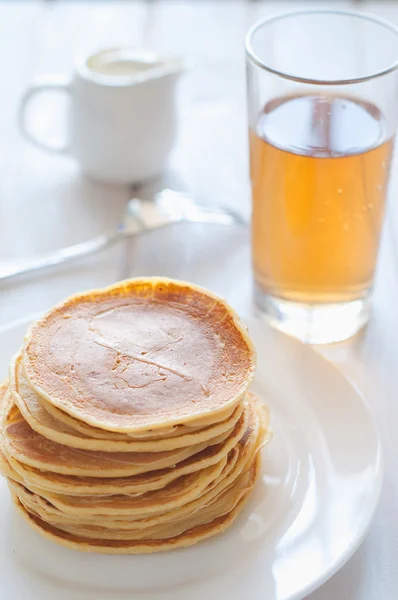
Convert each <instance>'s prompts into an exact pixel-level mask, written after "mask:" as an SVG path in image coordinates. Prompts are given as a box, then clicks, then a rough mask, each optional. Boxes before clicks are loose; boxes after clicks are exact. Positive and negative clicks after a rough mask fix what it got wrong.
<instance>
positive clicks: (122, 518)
mask: <svg viewBox="0 0 398 600" xmlns="http://www.w3.org/2000/svg"><path fill="white" fill-rule="evenodd" d="M262 417H263V415H262V414H261V412H260V411H259V412H258V413H257V412H254V414H253V420H252V426H250V427H248V429H247V432H246V434H245V436H243V438H242V439H241V441H240V442H239V443H238V445H237V446H236V447H235V448H234V449H233V451H232V452H231V453H230V454H229V455H228V462H227V464H226V465H225V467H224V468H223V470H222V472H221V474H220V475H219V476H218V477H217V478H216V479H214V480H213V481H212V482H210V483H209V484H208V486H207V487H206V488H205V489H204V490H203V492H202V493H201V494H200V497H197V498H195V499H193V500H192V497H191V496H189V497H188V496H187V497H186V498H185V504H181V497H180V499H179V504H180V506H176V504H174V508H170V506H169V509H168V508H167V506H166V505H164V506H163V507H162V505H161V503H160V505H159V506H158V507H156V512H155V511H154V509H153V508H154V507H151V506H150V507H149V514H148V515H147V516H144V513H145V511H148V502H149V503H150V502H151V499H152V498H153V497H155V499H156V498H158V499H160V495H159V494H155V495H153V494H152V493H149V494H143V495H140V496H138V498H137V497H136V498H134V497H133V498H132V499H130V498H129V497H123V496H114V497H112V496H108V497H105V498H101V497H97V499H95V498H93V497H92V498H79V497H76V496H75V497H72V496H69V497H68V496H63V497H60V496H54V495H51V494H50V495H49V494H45V493H43V491H42V490H38V489H35V488H27V487H25V486H26V484H23V485H18V484H15V483H14V482H13V481H9V485H10V487H11V489H12V491H13V492H14V493H16V494H17V495H18V497H19V498H20V500H21V502H22V504H23V505H24V506H25V507H26V508H27V509H28V510H31V511H32V510H33V511H34V512H35V514H38V515H39V516H40V517H41V518H43V519H44V520H46V521H48V522H50V523H52V524H57V526H58V524H59V526H60V527H61V528H62V526H63V524H72V525H73V524H78V525H84V524H89V525H91V524H98V519H100V522H101V526H102V527H107V528H113V529H115V528H117V529H129V530H132V529H148V527H152V526H155V525H161V524H163V523H167V522H170V521H176V520H180V519H184V518H187V517H189V516H190V515H192V514H193V513H196V512H198V511H199V512H200V511H201V510H203V508H204V507H206V506H209V505H210V504H213V503H214V502H216V501H217V498H219V497H220V496H221V495H222V494H224V492H225V491H226V490H228V489H230V488H232V487H235V485H236V481H237V480H238V479H239V478H240V477H241V475H242V473H244V472H245V471H246V470H247V469H250V465H251V464H252V462H253V459H254V457H255V456H256V455H257V453H258V450H259V448H260V447H261V445H262V444H263V443H264V436H265V432H264V429H263V425H262V423H263V421H262ZM165 498H166V496H165ZM137 500H138V502H137ZM182 500H183V501H184V498H183V499H182ZM138 507H140V508H141V511H142V512H141V513H140V512H137V510H136V509H138ZM151 512H152V513H153V514H150V513H151Z"/></svg>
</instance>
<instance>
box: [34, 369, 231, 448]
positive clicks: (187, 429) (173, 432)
mask: <svg viewBox="0 0 398 600" xmlns="http://www.w3.org/2000/svg"><path fill="white" fill-rule="evenodd" d="M22 368H23V367H22ZM37 399H38V400H39V402H40V404H41V405H42V407H43V408H44V410H45V411H46V412H47V413H49V414H50V415H52V416H53V417H54V418H55V419H57V421H60V422H61V423H65V425H68V426H69V427H70V428H71V429H73V430H75V431H78V432H80V433H83V434H84V435H85V436H86V437H88V438H94V439H99V440H116V441H127V442H128V441H130V440H132V439H133V440H137V439H145V440H157V439H164V438H172V437H178V436H180V435H184V434H186V433H192V432H194V431H197V430H198V429H202V428H203V427H207V426H208V425H215V424H216V423H218V422H220V421H224V420H225V419H228V418H229V417H230V416H231V415H232V413H233V412H234V411H235V409H236V407H235V406H232V407H230V408H228V409H225V410H224V411H222V412H219V413H218V414H217V415H215V416H214V418H212V417H211V416H207V417H202V418H201V419H199V418H198V419H195V422H194V423H191V422H190V423H186V424H184V425H182V424H178V425H171V426H170V427H157V428H156V429H148V430H144V431H135V432H134V433H117V432H114V431H105V430H104V429H99V428H98V427H92V426H91V425H87V423H83V421H79V420H78V419H75V418H74V417H71V416H70V415H68V413H65V412H63V411H62V410H60V409H59V408H57V407H56V406H53V405H52V404H50V403H49V402H47V401H46V400H45V399H44V398H42V397H41V396H39V395H37Z"/></svg>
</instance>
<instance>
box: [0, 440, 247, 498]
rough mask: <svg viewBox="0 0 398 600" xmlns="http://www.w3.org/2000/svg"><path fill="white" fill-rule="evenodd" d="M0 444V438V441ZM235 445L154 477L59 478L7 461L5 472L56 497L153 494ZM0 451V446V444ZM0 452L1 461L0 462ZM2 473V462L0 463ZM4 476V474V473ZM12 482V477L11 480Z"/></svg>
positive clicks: (202, 454) (222, 446) (225, 445)
mask: <svg viewBox="0 0 398 600" xmlns="http://www.w3.org/2000/svg"><path fill="white" fill-rule="evenodd" d="M0 442H1V438H0ZM235 445H236V439H235V438H233V437H229V438H228V439H227V440H226V441H225V442H221V443H220V444H216V445H214V446H208V447H207V448H205V449H204V450H202V451H201V452H199V453H198V454H195V455H194V456H191V457H189V458H187V459H186V460H184V461H182V462H180V463H179V464H178V465H176V466H175V467H170V468H168V469H160V470H158V471H154V472H153V473H142V474H139V475H133V476H128V477H115V478H106V477H79V476H73V475H62V474H59V473H51V472H49V471H42V470H40V469H36V468H34V467H30V466H28V465H23V464H22V463H20V462H18V461H16V460H14V459H13V458H11V457H8V460H7V459H6V458H5V457H4V456H3V459H4V460H6V461H7V465H8V468H10V465H11V467H12V469H13V471H15V472H16V473H17V474H18V475H19V476H20V477H21V478H22V480H23V481H25V482H26V484H27V485H28V487H29V486H33V487H37V488H40V489H42V490H47V491H50V492H55V493H58V494H69V495H77V496H85V495H92V496H93V495H107V494H108V495H109V494H120V493H124V494H136V493H144V492H148V491H152V490H157V489H160V488H162V487H164V486H165V485H167V484H168V483H170V482H171V481H174V479H177V478H178V477H181V476H183V475H187V474H189V473H194V472H197V471H200V470H203V469H205V468H207V467H209V466H211V465H214V464H217V463H218V462H220V461H222V460H223V458H224V457H225V456H227V454H228V453H230V452H231V451H232V449H233V447H234V446H235ZM0 449H1V443H0ZM1 456H2V454H1V452H0V459H1ZM0 469H1V460H0ZM5 474H6V476H7V473H5ZM13 479H15V477H13Z"/></svg>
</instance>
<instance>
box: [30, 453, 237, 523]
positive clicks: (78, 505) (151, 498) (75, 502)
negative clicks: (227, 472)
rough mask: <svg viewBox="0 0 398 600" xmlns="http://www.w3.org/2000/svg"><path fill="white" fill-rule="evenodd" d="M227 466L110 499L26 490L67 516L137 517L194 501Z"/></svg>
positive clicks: (225, 460)
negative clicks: (103, 515)
mask: <svg viewBox="0 0 398 600" xmlns="http://www.w3.org/2000/svg"><path fill="white" fill-rule="evenodd" d="M226 463H227V458H224V459H223V460H222V461H221V462H220V463H218V464H216V465H213V466H212V467H208V468H207V469H205V470H204V471H198V472H196V473H191V474H190V475H183V476H182V477H179V478H178V479H175V480H174V481H172V482H171V483H169V484H168V485H166V486H165V487H164V488H162V489H160V490H155V491H152V492H147V493H145V494H134V495H133V494H131V495H129V494H115V495H110V496H67V495H65V494H53V493H51V492H46V491H45V490H41V489H40V488H35V487H29V486H28V487H29V489H30V490H31V491H32V492H34V493H36V494H38V495H40V496H41V497H42V498H44V499H45V500H47V501H48V502H50V503H51V504H52V505H53V506H55V507H57V508H59V509H60V510H62V511H64V512H65V513H67V514H68V513H70V514H75V512H76V513H77V514H89V515H95V514H96V515H98V514H116V515H129V516H133V515H139V516H140V518H141V517H144V516H147V515H150V514H153V513H162V512H166V511H168V510H172V509H174V508H178V507H179V506H181V505H183V504H186V503H187V502H190V501H191V500H194V499H195V498H197V497H198V496H200V495H201V493H202V492H203V491H204V490H206V489H207V488H208V487H209V486H210V485H211V484H212V483H213V482H214V481H218V479H219V477H220V475H221V472H222V471H223V469H224V467H225V465H226ZM25 485H26V483H25Z"/></svg>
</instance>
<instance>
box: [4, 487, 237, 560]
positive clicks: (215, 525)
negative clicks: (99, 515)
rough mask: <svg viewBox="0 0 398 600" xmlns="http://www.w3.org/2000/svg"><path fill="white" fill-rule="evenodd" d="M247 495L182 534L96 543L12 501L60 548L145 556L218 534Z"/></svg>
mask: <svg viewBox="0 0 398 600" xmlns="http://www.w3.org/2000/svg"><path fill="white" fill-rule="evenodd" d="M247 497H248V494H246V496H244V497H243V498H242V499H241V500H240V501H239V502H238V504H237V505H236V506H235V508H234V509H233V510H231V511H230V512H229V513H227V514H226V515H223V516H222V517H219V518H218V519H214V521H211V522H210V523H207V524H206V525H199V526H197V527H194V528H193V529H190V530H188V531H185V532H184V533H183V534H181V535H178V536H176V537H174V538H169V539H166V540H148V541H143V540H139V541H131V540H113V541H112V540H109V541H108V540H98V539H90V538H84V537H77V536H74V535H71V534H69V533H66V532H63V531H61V530H60V529H57V528H55V527H52V526H51V525H49V524H48V523H46V522H45V521H43V520H41V519H39V518H38V517H35V516H34V515H32V514H31V513H29V512H28V511H27V510H26V509H25V508H24V507H23V506H22V504H21V503H20V502H19V501H18V500H17V499H16V498H14V501H15V505H16V507H17V509H18V511H19V512H20V513H21V514H22V516H23V517H24V518H25V519H26V520H27V521H28V523H29V524H30V525H31V526H32V527H33V528H34V529H36V531H38V532H39V533H40V534H41V535H43V536H44V537H45V538H47V539H49V540H51V541H54V542H57V543H59V544H61V545H62V546H65V547H67V548H70V549H73V550H79V551H82V552H96V553H100V554H148V553H153V552H161V551H165V550H175V549H177V548H183V547H187V546H192V545H194V544H196V543H198V542H200V541H201V540H204V539H206V538H208V537H211V536H213V535H216V534H218V533H221V532H222V531H224V530H225V529H227V528H228V527H229V526H230V525H232V523H233V521H234V520H235V519H236V517H237V516H238V514H239V513H240V511H241V510H242V509H243V507H244V504H245V500H246V499H247Z"/></svg>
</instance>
